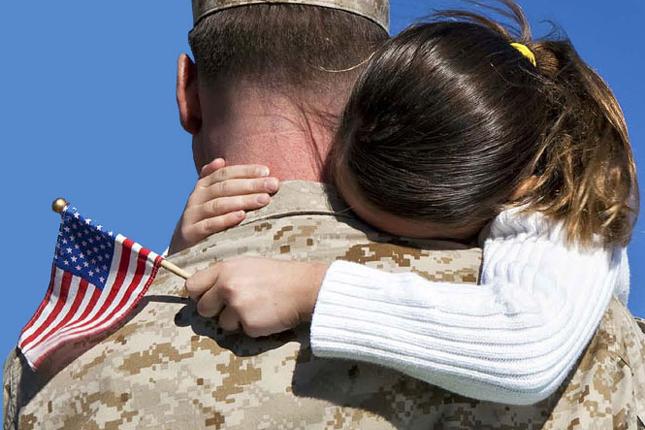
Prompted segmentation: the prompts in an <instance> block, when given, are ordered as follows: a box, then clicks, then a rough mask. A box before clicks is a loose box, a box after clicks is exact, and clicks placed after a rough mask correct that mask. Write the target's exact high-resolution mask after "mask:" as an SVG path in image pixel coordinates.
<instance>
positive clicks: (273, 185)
mask: <svg viewBox="0 0 645 430" xmlns="http://www.w3.org/2000/svg"><path fill="white" fill-rule="evenodd" d="M278 185H280V184H279V182H278V180H277V179H276V178H271V179H267V180H266V181H264V188H265V189H266V190H267V191H268V192H270V193H275V192H276V191H278Z"/></svg>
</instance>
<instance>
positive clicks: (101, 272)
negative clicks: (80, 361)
mask: <svg viewBox="0 0 645 430" xmlns="http://www.w3.org/2000/svg"><path fill="white" fill-rule="evenodd" d="M61 215H62V223H61V227H60V232H59V233H58V241H57V243H56V252H55V255H54V263H53V265H52V275H51V281H50V284H49V288H48V290H47V294H46V296H45V298H44V300H43V301H42V303H41V304H40V307H39V308H38V310H37V311H36V314H35V315H34V316H33V317H32V319H31V320H30V321H29V323H28V324H27V325H26V326H25V328H24V329H23V330H22V333H21V335H20V340H19V342H18V347H19V349H20V350H21V351H22V353H23V355H24V356H25V358H26V359H27V362H28V363H29V365H30V366H31V367H32V368H33V369H37V367H38V366H39V365H40V364H41V363H42V362H43V360H45V359H46V358H47V357H48V356H49V355H50V354H51V353H53V352H54V351H55V350H56V349H57V348H59V347H60V346H61V345H62V344H64V343H67V342H70V341H75V340H80V339H83V338H86V337H90V336H92V335H96V334H100V333H103V332H105V331H107V330H109V329H112V328H113V327H115V326H117V325H118V324H119V323H120V322H121V321H122V320H123V319H124V318H125V317H127V315H128V314H129V312H130V311H131V310H132V309H133V308H134V307H136V305H137V304H138V303H139V301H140V300H141V298H142V297H143V296H144V295H145V293H146V291H147V290H148V287H149V286H150V284H151V283H152V282H153V280H154V278H155V276H156V274H157V271H158V269H159V266H160V265H161V263H162V261H163V258H162V257H161V256H159V255H157V254H155V253H154V252H152V251H150V250H148V249H145V248H143V247H142V246H141V245H139V244H138V243H135V242H133V241H131V240H130V239H127V238H126V237H124V236H122V235H118V234H117V235H115V234H114V233H112V232H111V231H106V230H105V229H104V228H103V226H101V225H97V224H95V223H93V222H92V220H91V219H87V218H83V217H82V216H81V215H80V214H79V213H78V211H77V210H76V209H74V208H71V209H70V208H69V207H67V208H65V210H64V211H63V212H62V214H61Z"/></svg>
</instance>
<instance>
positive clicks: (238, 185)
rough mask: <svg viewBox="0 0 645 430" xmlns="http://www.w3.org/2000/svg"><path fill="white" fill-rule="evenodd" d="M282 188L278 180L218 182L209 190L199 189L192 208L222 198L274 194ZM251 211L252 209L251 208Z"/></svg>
mask: <svg viewBox="0 0 645 430" xmlns="http://www.w3.org/2000/svg"><path fill="white" fill-rule="evenodd" d="M279 188H280V181H279V180H278V179H277V178H260V179H229V180H227V181H223V182H217V183H215V184H213V185H211V186H210V187H208V188H198V189H196V190H195V192H194V193H193V195H192V196H191V199H190V203H191V206H195V205H199V204H204V203H206V202H210V201H212V200H215V199H219V198H222V197H233V196H243V195H246V194H266V193H268V194H274V193H275V192H277V191H278V189H279ZM249 209H250V208H249Z"/></svg>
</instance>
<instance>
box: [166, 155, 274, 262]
mask: <svg viewBox="0 0 645 430" xmlns="http://www.w3.org/2000/svg"><path fill="white" fill-rule="evenodd" d="M279 187H280V182H279V181H278V179H277V178H272V177H269V168H268V167H266V166H260V165H250V164H249V165H239V166H226V162H225V161H224V160H223V159H221V158H218V159H216V160H214V161H212V162H211V163H209V164H207V165H206V166H204V167H203V168H202V171H201V174H200V178H199V180H198V181H197V185H196V186H195V189H194V190H193V192H192V194H191V195H190V197H189V198H188V203H187V204H186V208H185V209H184V213H183V214H182V216H181V218H180V220H179V223H178V224H177V228H176V229H175V233H174V234H173V238H172V241H171V243H170V249H169V252H168V253H169V254H174V253H177V252H179V251H181V250H183V249H186V248H190V247H191V246H193V245H195V244H197V243H198V242H200V241H202V240H204V239H206V238H207V237H209V236H210V235H212V234H215V233H219V232H221V231H223V230H226V229H228V228H231V227H234V226H236V225H238V224H239V223H241V222H242V221H243V220H244V218H245V217H246V211H252V210H256V209H260V208H262V207H264V206H266V205H268V204H269V203H270V202H271V194H274V193H275V192H277V191H278V189H279Z"/></svg>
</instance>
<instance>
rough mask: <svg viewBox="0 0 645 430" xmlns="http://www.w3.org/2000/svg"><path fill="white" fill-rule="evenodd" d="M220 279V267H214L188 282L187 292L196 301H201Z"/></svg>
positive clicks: (202, 271)
mask: <svg viewBox="0 0 645 430" xmlns="http://www.w3.org/2000/svg"><path fill="white" fill-rule="evenodd" d="M218 277H219V265H217V264H216V265H214V266H212V267H209V268H208V269H206V270H201V271H199V272H197V273H195V274H194V275H193V276H191V277H190V278H188V279H187V280H186V284H185V287H186V291H188V295H189V296H190V298H191V299H193V300H194V301H196V302H197V301H199V299H200V298H201V297H202V295H204V293H206V292H207V291H208V290H210V289H211V287H212V286H213V285H215V282H217V278H218Z"/></svg>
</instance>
